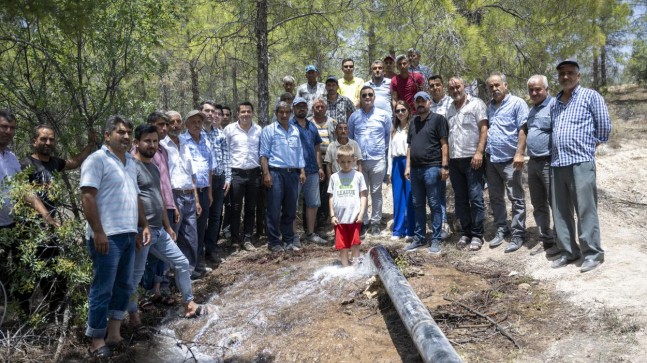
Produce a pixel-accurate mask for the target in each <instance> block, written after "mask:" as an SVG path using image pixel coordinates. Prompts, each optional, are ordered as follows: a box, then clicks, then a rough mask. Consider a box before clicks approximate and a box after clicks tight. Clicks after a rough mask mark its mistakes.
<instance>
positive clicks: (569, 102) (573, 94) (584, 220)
mask: <svg viewBox="0 0 647 363" xmlns="http://www.w3.org/2000/svg"><path fill="white" fill-rule="evenodd" d="M557 80H558V82H559V85H560V86H561V87H562V91H561V92H560V93H558V94H557V96H556V97H555V98H556V102H555V103H554V104H553V106H552V107H551V110H550V115H551V120H552V128H553V129H552V146H551V163H550V165H551V169H552V175H551V182H552V185H551V187H552V190H551V198H552V203H551V204H552V207H553V219H554V222H555V232H556V234H557V246H558V247H559V248H560V250H561V256H560V257H559V258H558V259H557V260H555V261H553V265H552V267H553V268H559V267H563V266H566V265H567V264H569V263H571V262H573V261H575V260H577V259H579V258H580V257H584V261H583V262H582V266H581V267H580V271H581V272H588V271H591V270H593V269H595V268H597V267H598V266H600V264H601V263H602V262H604V250H603V249H602V246H601V244H600V221H599V219H598V209H597V187H596V181H595V179H596V175H595V149H596V147H597V146H598V145H600V144H601V143H604V142H607V141H608V140H609V133H610V132H611V119H610V117H609V110H608V109H607V105H606V103H605V102H604V98H602V96H601V95H600V94H599V93H598V92H596V91H594V90H592V89H588V88H584V87H582V86H580V65H579V64H578V63H577V62H576V61H575V60H571V59H567V60H565V61H562V62H560V63H559V64H558V65H557ZM573 210H575V213H577V233H578V235H577V236H576V234H575V231H576V229H575V226H576V223H575V218H574V216H573ZM578 239H579V242H580V243H579V245H578V243H577V240H578Z"/></svg>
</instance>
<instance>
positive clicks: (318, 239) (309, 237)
mask: <svg viewBox="0 0 647 363" xmlns="http://www.w3.org/2000/svg"><path fill="white" fill-rule="evenodd" d="M306 239H307V240H308V241H310V242H314V243H319V244H326V243H328V241H326V240H325V239H323V238H321V237H319V235H318V234H316V233H312V234H309V235H306Z"/></svg>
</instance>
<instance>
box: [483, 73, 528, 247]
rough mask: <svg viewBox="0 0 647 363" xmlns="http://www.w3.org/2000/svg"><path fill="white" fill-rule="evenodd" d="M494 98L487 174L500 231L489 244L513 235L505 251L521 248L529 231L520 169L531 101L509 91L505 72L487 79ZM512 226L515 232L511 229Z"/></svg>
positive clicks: (491, 201)
mask: <svg viewBox="0 0 647 363" xmlns="http://www.w3.org/2000/svg"><path fill="white" fill-rule="evenodd" d="M486 83H487V87H488V90H489V91H490V96H491V97H492V100H491V101H490V103H489V104H488V110H487V114H488V120H489V128H488V133H487V145H486V147H485V152H486V154H487V167H486V169H485V174H486V177H487V183H488V193H489V195H490V206H491V207H492V212H493V213H494V224H496V227H497V231H496V235H495V236H494V238H493V239H491V240H490V242H489V244H490V248H494V247H498V246H499V245H501V244H502V243H503V241H504V239H505V238H506V237H508V236H510V235H512V239H511V240H510V243H509V244H508V246H507V247H506V249H505V252H506V253H509V252H514V251H516V250H518V249H519V248H521V246H522V245H523V243H524V238H525V234H526V199H525V193H524V191H523V184H522V179H521V173H522V168H523V162H524V161H523V154H524V152H525V150H526V133H525V132H523V130H522V128H523V126H524V125H525V124H526V121H527V119H528V105H526V102H525V101H524V100H522V99H521V98H519V97H517V96H513V95H511V94H508V83H507V82H506V78H505V75H503V74H502V73H493V74H492V75H490V77H489V78H488V79H487V82H486ZM504 191H505V193H506V194H507V195H508V199H509V200H510V203H512V221H511V223H510V227H508V222H507V215H508V212H507V209H506V206H505V200H504V199H503V196H504ZM510 229H512V232H511V231H510Z"/></svg>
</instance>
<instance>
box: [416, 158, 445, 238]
mask: <svg viewBox="0 0 647 363" xmlns="http://www.w3.org/2000/svg"><path fill="white" fill-rule="evenodd" d="M440 176H441V175H440V167H437V166H426V167H424V166H423V167H412V168H411V194H412V195H413V208H414V210H415V213H416V230H415V236H414V237H415V239H416V240H418V241H421V242H424V241H426V235H427V226H426V221H427V210H426V208H425V200H426V202H427V203H428V204H429V209H430V210H431V218H432V219H431V226H432V227H433V234H432V235H431V240H432V241H438V242H440V230H441V227H442V223H443V213H442V209H441V206H440V200H439V198H438V189H439V188H440V184H441V183H444V182H445V181H444V180H441V179H440Z"/></svg>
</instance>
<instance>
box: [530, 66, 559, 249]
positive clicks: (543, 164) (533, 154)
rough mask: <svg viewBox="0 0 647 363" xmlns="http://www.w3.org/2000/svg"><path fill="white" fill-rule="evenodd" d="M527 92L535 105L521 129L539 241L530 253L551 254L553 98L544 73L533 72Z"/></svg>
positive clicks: (552, 241) (553, 240)
mask: <svg viewBox="0 0 647 363" xmlns="http://www.w3.org/2000/svg"><path fill="white" fill-rule="evenodd" d="M528 95H529V96H530V99H531V100H532V103H533V105H534V106H533V107H532V108H531V109H530V112H529V113H528V123H526V125H525V126H523V127H522V130H523V132H524V133H526V134H527V142H526V148H527V150H528V156H529V157H530V160H528V190H529V191H530V202H531V203H532V207H533V209H534V211H533V216H534V217H535V223H536V224H537V228H538V229H539V240H540V242H541V244H540V245H539V246H538V247H537V248H536V249H534V250H533V251H532V252H530V254H531V255H536V254H539V253H542V252H546V255H548V256H553V255H556V254H558V253H559V248H557V246H556V245H555V239H554V237H553V233H552V231H551V230H550V130H551V125H550V108H551V105H552V103H553V102H554V101H555V100H554V98H553V97H552V96H551V95H550V94H549V93H548V79H547V78H546V76H543V75H534V76H532V77H530V79H528Z"/></svg>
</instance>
